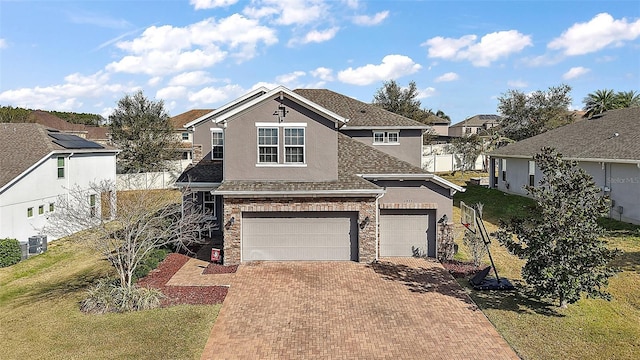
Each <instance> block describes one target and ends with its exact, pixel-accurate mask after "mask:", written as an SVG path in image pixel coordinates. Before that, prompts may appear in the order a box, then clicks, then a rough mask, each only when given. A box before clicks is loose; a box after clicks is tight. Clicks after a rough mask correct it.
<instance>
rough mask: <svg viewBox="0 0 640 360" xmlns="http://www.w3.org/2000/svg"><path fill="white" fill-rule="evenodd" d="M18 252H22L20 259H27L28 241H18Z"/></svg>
mask: <svg viewBox="0 0 640 360" xmlns="http://www.w3.org/2000/svg"><path fill="white" fill-rule="evenodd" d="M20 252H21V253H22V256H21V258H20V259H21V260H27V258H28V257H29V243H28V242H26V241H20Z"/></svg>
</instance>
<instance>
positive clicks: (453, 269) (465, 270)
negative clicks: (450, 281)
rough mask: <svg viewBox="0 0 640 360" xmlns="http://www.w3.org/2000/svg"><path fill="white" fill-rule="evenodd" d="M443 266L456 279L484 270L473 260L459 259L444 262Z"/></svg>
mask: <svg viewBox="0 0 640 360" xmlns="http://www.w3.org/2000/svg"><path fill="white" fill-rule="evenodd" d="M442 266H443V267H444V268H445V269H446V270H447V271H448V272H449V273H450V274H451V275H453V277H454V278H456V279H458V278H465V277H469V276H474V275H475V274H477V273H478V272H480V270H482V269H480V268H479V267H477V266H475V265H473V263H471V262H464V261H457V260H453V261H447V262H443V263H442Z"/></svg>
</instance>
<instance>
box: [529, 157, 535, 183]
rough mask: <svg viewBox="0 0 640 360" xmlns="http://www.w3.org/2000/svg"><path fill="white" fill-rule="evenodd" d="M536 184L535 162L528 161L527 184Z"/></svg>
mask: <svg viewBox="0 0 640 360" xmlns="http://www.w3.org/2000/svg"><path fill="white" fill-rule="evenodd" d="M535 184H536V162H535V161H529V186H534V185H535Z"/></svg>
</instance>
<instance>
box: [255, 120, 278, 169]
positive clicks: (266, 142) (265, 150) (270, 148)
mask: <svg viewBox="0 0 640 360" xmlns="http://www.w3.org/2000/svg"><path fill="white" fill-rule="evenodd" d="M258 163H261V164H277V163H278V128H277V127H273V128H271V127H270V128H258Z"/></svg>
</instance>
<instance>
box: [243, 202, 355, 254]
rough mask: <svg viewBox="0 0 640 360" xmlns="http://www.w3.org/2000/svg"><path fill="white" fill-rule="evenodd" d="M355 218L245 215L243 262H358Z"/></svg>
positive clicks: (324, 214) (340, 215)
mask: <svg viewBox="0 0 640 360" xmlns="http://www.w3.org/2000/svg"><path fill="white" fill-rule="evenodd" d="M355 218H356V214H355V213H332V212H308V213H305V212H301V213H268V212H265V213H245V214H243V220H242V254H243V260H244V261H251V260H354V259H357V254H356V252H357V245H356V243H357V230H356V227H355Z"/></svg>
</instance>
